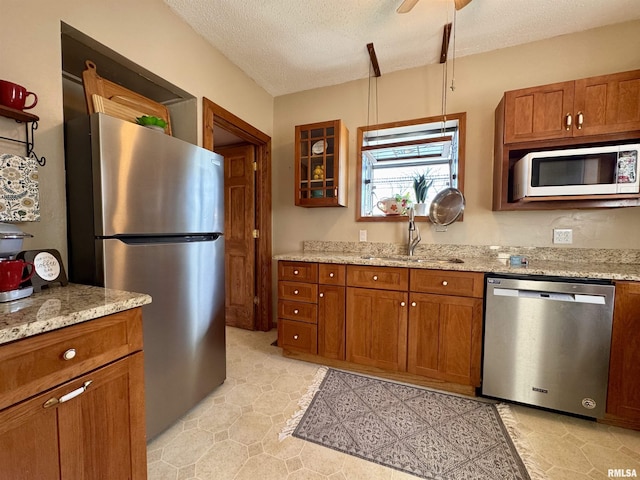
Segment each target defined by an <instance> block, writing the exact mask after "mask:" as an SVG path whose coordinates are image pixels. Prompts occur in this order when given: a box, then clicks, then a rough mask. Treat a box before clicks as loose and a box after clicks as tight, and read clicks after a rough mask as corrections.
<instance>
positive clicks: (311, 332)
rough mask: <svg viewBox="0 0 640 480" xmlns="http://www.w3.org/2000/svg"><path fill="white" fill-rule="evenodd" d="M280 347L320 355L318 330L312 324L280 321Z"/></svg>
mask: <svg viewBox="0 0 640 480" xmlns="http://www.w3.org/2000/svg"><path fill="white" fill-rule="evenodd" d="M278 346H279V347H282V348H284V349H286V350H297V351H300V352H304V353H313V354H314V355H315V354H316V353H318V329H317V327H316V326H315V325H314V324H312V323H304V322H295V321H293V320H278Z"/></svg>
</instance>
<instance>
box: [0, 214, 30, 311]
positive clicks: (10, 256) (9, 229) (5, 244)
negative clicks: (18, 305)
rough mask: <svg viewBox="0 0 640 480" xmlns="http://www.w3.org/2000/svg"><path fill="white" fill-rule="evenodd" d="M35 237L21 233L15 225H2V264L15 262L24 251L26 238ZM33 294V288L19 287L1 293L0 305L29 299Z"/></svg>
mask: <svg viewBox="0 0 640 480" xmlns="http://www.w3.org/2000/svg"><path fill="white" fill-rule="evenodd" d="M29 237H33V235H31V234H30V233H26V232H23V231H21V230H20V229H19V228H18V227H16V226H15V225H11V224H8V223H0V262H3V261H6V260H15V258H16V255H17V254H18V253H19V252H20V251H21V250H22V242H23V240H24V239H25V238H29ZM32 293H33V287H32V286H30V285H29V286H18V288H16V289H15V290H9V291H6V292H0V303H1V302H10V301H12V300H18V299H20V298H25V297H28V296H29V295H31V294H32Z"/></svg>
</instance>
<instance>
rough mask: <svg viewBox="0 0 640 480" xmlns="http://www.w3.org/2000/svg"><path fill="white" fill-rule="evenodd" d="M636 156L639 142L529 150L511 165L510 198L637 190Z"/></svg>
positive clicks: (638, 184)
mask: <svg viewBox="0 0 640 480" xmlns="http://www.w3.org/2000/svg"><path fill="white" fill-rule="evenodd" d="M639 156H640V144H631V145H610V146H606V147H588V148H569V149H566V150H551V151H540V152H531V153H528V154H527V155H525V156H524V157H522V158H521V159H520V160H518V161H517V162H516V163H515V165H514V167H513V177H512V180H513V181H512V188H513V189H512V192H513V200H514V201H515V200H520V199H526V198H527V197H555V196H565V195H613V194H624V193H627V194H629V193H640V182H639V180H638V173H639V171H638V168H639V165H638V157H639ZM532 199H533V198H532Z"/></svg>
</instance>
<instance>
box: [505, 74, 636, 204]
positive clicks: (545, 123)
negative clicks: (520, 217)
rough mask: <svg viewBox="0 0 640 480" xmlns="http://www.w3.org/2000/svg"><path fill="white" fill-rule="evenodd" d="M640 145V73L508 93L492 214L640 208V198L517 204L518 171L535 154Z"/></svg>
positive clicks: (599, 197) (559, 199) (561, 199)
mask: <svg viewBox="0 0 640 480" xmlns="http://www.w3.org/2000/svg"><path fill="white" fill-rule="evenodd" d="M638 139H640V70H633V71H630V72H622V73H615V74H611V75H602V76H598V77H591V78H585V79H581V80H575V81H569V82H560V83H554V84H551V85H542V86H537V87H531V88H524V89H521V90H513V91H510V92H506V93H505V94H504V97H503V98H502V100H501V101H500V103H499V104H498V107H497V108H496V114H495V137H494V164H493V210H548V209H573V208H598V207H627V206H638V205H640V195H637V194H634V195H629V194H627V195H592V196H589V197H587V196H582V197H576V196H573V197H571V196H565V197H553V198H549V199H544V200H542V201H522V200H521V201H516V200H514V195H513V193H512V180H513V175H514V172H513V166H514V164H515V163H516V162H517V161H518V160H519V159H520V158H522V157H523V156H524V155H526V154H527V153H530V152H534V151H541V150H542V151H544V150H553V149H564V148H570V147H575V146H595V145H612V144H616V143H620V142H627V143H633V142H637V141H638Z"/></svg>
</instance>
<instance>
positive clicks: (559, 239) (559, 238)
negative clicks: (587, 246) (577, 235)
mask: <svg viewBox="0 0 640 480" xmlns="http://www.w3.org/2000/svg"><path fill="white" fill-rule="evenodd" d="M553 243H556V244H564V245H569V244H571V243H573V230H571V229H570V228H554V229H553Z"/></svg>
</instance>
